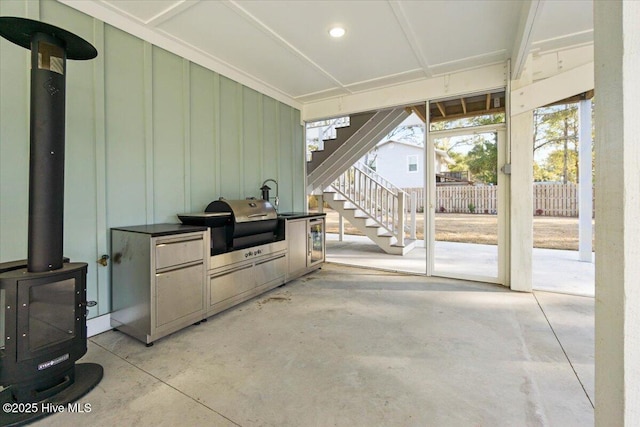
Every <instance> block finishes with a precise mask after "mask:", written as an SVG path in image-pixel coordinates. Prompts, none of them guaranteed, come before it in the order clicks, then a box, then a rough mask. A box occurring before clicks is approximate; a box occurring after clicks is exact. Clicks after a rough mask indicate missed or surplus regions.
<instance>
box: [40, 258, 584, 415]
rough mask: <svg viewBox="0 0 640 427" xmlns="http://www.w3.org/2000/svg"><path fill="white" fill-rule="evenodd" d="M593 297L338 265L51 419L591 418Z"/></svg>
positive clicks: (132, 348)
mask: <svg viewBox="0 0 640 427" xmlns="http://www.w3.org/2000/svg"><path fill="white" fill-rule="evenodd" d="M593 307H594V299H593V298H585V297H579V296H569V295H560V294H553V293H547V292H535V293H519V292H510V291H508V290H506V289H504V288H503V287H501V286H497V285H490V284H484V283H478V282H465V281H460V280H452V279H443V278H428V277H420V276H415V275H406V274H400V273H388V272H382V271H373V270H367V269H360V268H352V267H346V266H341V265H336V264H325V266H323V268H322V269H321V270H319V271H317V272H314V273H312V274H310V275H307V276H305V277H302V278H300V279H297V280H295V281H292V282H290V283H289V284H287V285H286V286H285V287H282V288H277V289H275V290H273V291H271V292H269V293H266V294H264V295H262V296H259V297H257V298H254V299H253V300H250V301H247V302H246V303H244V304H241V305H240V306H237V307H235V308H232V309H230V310H227V311H226V312H223V313H220V314H219V315H216V316H213V317H211V318H209V320H208V321H207V322H205V323H202V324H200V325H199V326H192V327H188V328H186V329H184V330H182V331H180V332H177V333H175V334H172V335H170V336H168V337H166V338H163V339H161V340H158V341H156V342H155V345H154V346H153V347H150V348H147V347H145V346H144V344H142V343H140V342H138V341H136V340H134V339H132V338H130V337H128V336H126V335H124V334H122V333H120V332H114V331H109V332H105V333H103V334H100V335H98V336H95V337H92V338H90V340H89V352H88V354H87V355H86V356H85V357H84V359H83V360H82V361H92V362H97V363H100V364H101V365H102V366H103V367H104V370H105V376H104V379H103V380H102V382H101V383H100V384H99V385H98V386H97V387H96V388H95V389H94V390H93V391H91V392H90V393H89V394H88V395H86V396H85V397H83V398H82V399H81V403H89V404H91V412H90V413H84V414H78V413H76V414H71V413H62V414H56V415H52V416H50V417H48V418H45V419H43V420H42V421H40V422H37V423H36V424H35V425H38V426H65V427H66V426H69V425H84V424H87V425H91V426H94V427H99V426H108V427H112V426H114V425H136V426H141V427H144V426H174V425H189V426H296V427H297V426H349V427H351V426H367V427H370V426H447V427H450V426H454V427H455V426H470V425H473V426H491V427H493V426H569V427H570V426H581V427H582V426H587V425H593V405H592V402H593V396H594V385H593V384H594V382H593V369H594V359H593V348H594V346H593V344H594V338H593V332H594V331H593Z"/></svg>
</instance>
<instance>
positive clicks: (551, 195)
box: [403, 183, 595, 217]
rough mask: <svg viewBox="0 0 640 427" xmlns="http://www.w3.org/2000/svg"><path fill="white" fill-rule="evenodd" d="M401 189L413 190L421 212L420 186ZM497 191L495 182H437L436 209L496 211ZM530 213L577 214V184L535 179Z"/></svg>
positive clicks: (459, 211)
mask: <svg viewBox="0 0 640 427" xmlns="http://www.w3.org/2000/svg"><path fill="white" fill-rule="evenodd" d="M403 191H405V192H406V193H407V194H409V195H410V194H411V193H412V192H415V193H416V198H417V203H416V206H417V210H418V212H423V211H424V206H425V203H424V194H423V191H422V188H403ZM497 194H498V186H497V185H447V186H444V185H443V186H437V187H436V206H435V208H436V212H452V213H481V214H482V213H486V214H495V213H496V212H497V210H498V204H497V200H498V198H497ZM594 206H595V204H594ZM533 214H534V215H538V216H540V215H542V216H567V217H577V216H578V185H577V184H573V183H568V184H546V183H534V184H533ZM592 214H593V213H592Z"/></svg>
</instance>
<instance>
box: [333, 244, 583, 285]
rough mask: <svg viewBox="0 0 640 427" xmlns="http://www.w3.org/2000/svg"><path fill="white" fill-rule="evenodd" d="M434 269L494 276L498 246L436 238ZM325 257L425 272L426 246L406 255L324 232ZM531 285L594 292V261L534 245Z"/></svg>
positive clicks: (396, 269) (385, 268)
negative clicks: (387, 251)
mask: <svg viewBox="0 0 640 427" xmlns="http://www.w3.org/2000/svg"><path fill="white" fill-rule="evenodd" d="M420 243H421V242H420ZM435 253H436V257H435V269H436V271H437V272H438V273H441V274H442V275H446V273H450V274H453V275H455V276H460V275H474V276H481V277H482V276H488V277H497V274H498V271H497V268H498V267H497V266H498V261H497V259H498V251H497V246H493V245H478V244H469V243H453V242H436V248H435ZM327 261H328V262H334V263H337V264H344V265H354V266H359V267H365V268H373V269H380V270H387V271H401V272H408V273H415V274H425V272H426V249H425V248H424V247H421V246H418V247H416V248H415V249H414V250H412V251H411V252H409V253H408V254H407V255H405V256H398V255H388V254H386V253H384V252H383V251H382V250H381V249H380V248H379V247H378V246H376V245H375V244H374V243H373V242H371V240H369V239H368V238H367V237H364V236H352V235H345V236H344V241H342V242H340V241H338V235H337V234H327ZM533 289H534V290H544V291H549V292H557V293H564V294H570V295H580V296H589V297H593V296H595V268H594V263H589V262H581V261H579V260H578V252H577V251H565V250H557V249H536V248H534V249H533Z"/></svg>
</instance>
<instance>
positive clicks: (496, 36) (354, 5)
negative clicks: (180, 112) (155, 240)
mask: <svg viewBox="0 0 640 427" xmlns="http://www.w3.org/2000/svg"><path fill="white" fill-rule="evenodd" d="M59 1H61V2H63V3H65V4H69V5H70V6H72V7H74V8H76V9H79V10H82V11H84V12H85V13H88V14H90V15H92V16H94V17H96V18H98V19H101V20H103V21H105V22H107V23H109V24H111V25H114V26H116V27H119V28H122V29H124V30H125V31H129V32H131V33H133V34H135V35H137V36H139V37H142V38H144V39H146V40H148V41H151V42H156V41H158V40H160V41H164V42H165V43H156V44H160V45H161V46H162V47H164V48H168V49H169V50H172V51H174V52H175V53H177V54H180V55H181V56H184V57H186V58H190V59H193V58H196V62H199V63H201V64H202V65H205V66H207V67H209V68H211V69H214V71H218V72H220V73H222V74H225V75H229V76H230V77H231V78H234V77H236V76H240V77H241V78H239V79H238V78H236V79H237V80H239V81H241V82H242V83H245V84H246V81H251V82H253V84H249V86H251V87H254V88H266V89H267V91H266V92H265V93H275V94H278V95H279V96H278V97H279V98H281V99H282V98H288V99H290V100H292V101H293V102H294V103H297V104H299V105H302V104H304V103H306V102H310V101H317V100H320V99H325V98H330V97H335V96H338V95H348V94H352V93H359V92H363V91H368V90H372V89H377V88H380V87H386V86H390V85H394V84H399V83H406V82H411V81H417V80H421V79H426V78H430V77H434V76H438V75H443V74H448V73H453V72H456V71H461V70H466V69H471V68H476V67H481V66H485V65H490V64H495V63H500V62H504V61H505V60H507V59H509V58H511V59H512V66H514V67H515V71H516V72H519V71H521V69H522V66H521V65H522V64H520V63H519V62H518V60H517V58H526V57H527V55H528V54H529V53H533V54H534V55H537V56H538V57H544V56H545V54H547V53H554V54H556V55H557V54H558V52H561V51H562V50H563V49H567V48H573V47H576V46H583V48H586V49H587V50H589V49H591V50H592V43H593V14H592V9H593V4H592V0H475V1H473V0H444V1H439V0H422V1H420V0H412V1H410V0H377V1H368V0H356V1H335V0H334V1H324V0H309V1H307V0H270V1H258V0H252V1H248V0H229V1H226V0H225V1H214V0H139V1H137V0H59ZM336 24H340V25H342V26H344V28H346V31H347V33H346V35H345V36H344V37H343V38H341V39H333V38H331V37H329V35H328V30H329V29H330V28H331V27H332V26H333V25H336ZM197 59H200V60H197ZM556 61H557V59H556ZM521 62H522V63H523V61H521ZM230 74H231V75H230Z"/></svg>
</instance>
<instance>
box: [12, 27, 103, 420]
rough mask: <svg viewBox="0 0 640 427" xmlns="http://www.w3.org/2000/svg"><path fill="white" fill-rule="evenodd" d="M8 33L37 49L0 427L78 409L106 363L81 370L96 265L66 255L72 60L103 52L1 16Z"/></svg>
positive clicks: (33, 57) (60, 33) (87, 365)
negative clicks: (23, 245) (22, 256)
mask: <svg viewBox="0 0 640 427" xmlns="http://www.w3.org/2000/svg"><path fill="white" fill-rule="evenodd" d="M0 36H2V37H4V38H6V39H7V40H9V41H11V42H13V43H15V44H17V45H19V46H22V47H24V48H27V49H30V50H31V120H30V122H31V124H30V159H29V230H28V251H27V252H28V253H27V257H28V258H27V260H25V261H14V262H8V263H2V264H0V390H1V393H0V403H1V404H2V409H0V426H8V425H20V424H23V423H26V422H30V421H33V420H34V419H36V418H39V417H42V416H46V415H48V414H49V413H52V412H50V411H48V409H49V408H51V407H52V406H53V405H55V406H56V407H59V405H64V408H65V410H68V408H67V405H68V404H70V403H71V402H74V401H75V400H77V399H79V398H80V397H81V396H83V395H84V394H86V393H87V392H88V391H89V390H91V389H92V388H93V387H95V385H96V384H98V382H100V380H101V379H102V366H100V365H97V364H95V363H83V364H76V363H75V362H76V361H77V360H78V359H80V358H81V357H82V356H83V355H84V354H85V353H86V352H87V321H86V313H87V309H86V307H87V305H88V303H87V295H86V275H87V264H85V263H70V262H68V260H67V259H65V258H64V257H63V254H62V248H63V243H62V235H63V206H64V139H65V135H64V134H65V131H64V130H65V74H66V72H67V69H66V60H67V58H68V59H77V60H87V59H92V58H95V57H96V55H97V54H98V53H97V51H96V49H95V48H94V47H93V46H92V45H91V44H90V43H88V42H87V41H85V40H84V39H82V38H80V37H78V36H76V35H74V34H72V33H70V32H68V31H65V30H63V29H61V28H57V27H54V26H52V25H49V24H45V23H43V22H39V21H33V20H30V19H24V18H16V17H0ZM69 408H72V407H69Z"/></svg>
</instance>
